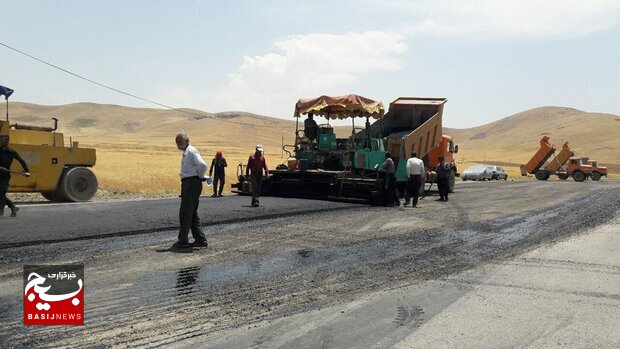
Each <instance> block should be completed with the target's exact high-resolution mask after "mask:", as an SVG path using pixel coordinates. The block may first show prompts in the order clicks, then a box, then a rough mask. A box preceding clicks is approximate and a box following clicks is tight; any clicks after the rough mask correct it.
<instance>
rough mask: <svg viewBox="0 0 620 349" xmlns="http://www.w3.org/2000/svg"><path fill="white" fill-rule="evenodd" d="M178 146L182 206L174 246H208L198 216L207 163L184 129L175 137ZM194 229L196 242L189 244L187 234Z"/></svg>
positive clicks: (193, 233)
mask: <svg viewBox="0 0 620 349" xmlns="http://www.w3.org/2000/svg"><path fill="white" fill-rule="evenodd" d="M175 142H176V144H177V148H179V150H182V151H183V157H182V160H181V171H180V172H179V175H180V176H181V208H180V209H179V221H180V226H181V227H180V230H179V241H177V242H175V243H174V245H172V247H173V248H190V247H192V246H193V247H206V246H207V237H206V236H205V233H204V231H203V230H202V225H201V224H200V218H199V217H198V204H199V203H200V194H201V193H202V181H203V179H204V176H205V173H206V172H207V163H205V161H204V160H203V159H202V157H201V156H200V153H199V152H198V150H197V149H196V148H194V147H193V146H191V145H189V137H188V136H187V134H186V133H185V132H183V131H181V132H179V133H178V134H177V136H176V138H175ZM190 229H191V230H192V236H193V237H194V242H192V244H191V245H190V244H189V240H188V238H187V235H188V234H189V230H190Z"/></svg>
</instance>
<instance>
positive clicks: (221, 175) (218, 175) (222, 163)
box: [209, 150, 228, 197]
mask: <svg viewBox="0 0 620 349" xmlns="http://www.w3.org/2000/svg"><path fill="white" fill-rule="evenodd" d="M226 166H228V164H227V163H226V159H225V158H224V157H223V156H222V151H220V150H218V151H217V152H216V153H215V157H214V158H213V160H212V161H211V167H210V168H209V177H211V175H212V174H213V173H214V172H215V175H214V176H213V195H211V196H213V197H220V196H222V192H223V191H224V183H226V170H225V168H226ZM218 184H219V188H220V191H219V193H218V191H217V188H218Z"/></svg>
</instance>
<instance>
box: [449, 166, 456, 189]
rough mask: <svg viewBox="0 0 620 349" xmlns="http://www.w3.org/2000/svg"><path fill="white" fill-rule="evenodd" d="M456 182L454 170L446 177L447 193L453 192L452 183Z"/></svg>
mask: <svg viewBox="0 0 620 349" xmlns="http://www.w3.org/2000/svg"><path fill="white" fill-rule="evenodd" d="M455 181H456V173H455V172H454V170H450V176H449V177H448V193H453V192H454V182H455Z"/></svg>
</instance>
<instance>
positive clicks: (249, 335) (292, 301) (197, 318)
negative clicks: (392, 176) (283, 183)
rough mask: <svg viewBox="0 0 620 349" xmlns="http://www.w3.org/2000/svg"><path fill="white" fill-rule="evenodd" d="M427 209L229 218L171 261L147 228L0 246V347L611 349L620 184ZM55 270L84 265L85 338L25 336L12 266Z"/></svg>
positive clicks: (488, 188)
mask: <svg viewBox="0 0 620 349" xmlns="http://www.w3.org/2000/svg"><path fill="white" fill-rule="evenodd" d="M436 198H437V197H436V196H428V197H426V198H425V199H424V200H422V201H421V202H420V204H419V207H418V208H387V207H368V206H353V205H344V206H338V207H339V210H333V209H330V208H331V207H321V208H317V210H318V209H320V210H322V211H315V212H312V211H311V212H307V213H305V214H296V215H290V214H277V215H276V214H274V215H273V216H271V217H270V218H264V219H260V220H251V219H249V218H248V219H244V220H241V221H234V220H233V218H231V219H230V220H223V221H222V222H223V223H220V224H209V225H207V226H206V228H207V236H208V239H209V244H210V246H209V248H206V249H194V250H191V251H185V252H178V251H174V250H170V249H169V246H170V244H171V243H172V242H174V240H175V238H176V233H175V231H174V230H170V231H166V230H157V229H155V230H152V231H149V230H147V229H148V226H147V227H146V228H144V229H145V230H143V231H141V232H139V233H132V234H126V235H120V236H107V235H102V236H99V237H96V238H94V237H90V238H88V239H70V240H64V241H57V242H49V243H37V244H31V245H25V246H12V247H10V248H9V247H5V248H0V347H3V348H4V347H9V348H10V347H34V346H44V347H47V346H50V347H53V346H67V347H140V346H159V347H169V346H173V347H197V346H210V347H218V348H233V347H234V348H236V347H255V348H269V347H273V348H277V347H281V348H291V347H302V348H316V347H321V348H339V347H368V348H371V347H375V348H385V347H398V348H409V347H449V348H450V347H488V348H495V347H515V346H517V347H537V346H538V347H540V346H550V345H552V346H564V347H618V344H619V343H620V334H619V333H618V328H620V326H618V325H620V316H619V315H618V314H620V312H619V311H618V309H620V291H619V290H620V265H619V264H620V261H619V260H618V257H617V256H618V255H620V254H619V253H618V252H619V251H618V250H619V247H620V246H618V245H619V243H620V241H619V240H618V232H619V230H618V224H619V207H620V182H614V181H601V182H598V183H595V182H591V181H587V182H584V183H575V182H572V181H566V182H559V181H554V182H503V181H502V182H490V183H489V182H487V183H472V184H467V185H461V186H459V187H457V192H456V193H454V194H453V195H451V197H450V201H449V202H447V203H444V202H437V201H435V199H436ZM229 200H231V202H234V200H236V199H234V198H231V199H229ZM272 200H273V204H274V207H275V204H276V203H282V205H283V206H287V205H289V204H290V202H289V203H288V204H287V203H285V201H286V200H282V201H281V199H275V198H274V199H272ZM207 202H208V201H207ZM307 203H308V204H309V205H313V204H317V202H314V201H312V202H307ZM142 204H143V203H123V204H122V205H128V206H127V207H126V209H132V208H133V207H134V206H135V205H142ZM106 205H118V204H106ZM231 205H232V206H235V205H234V204H231ZM300 205H301V206H304V205H303V202H301V203H300ZM327 205H332V203H327ZM265 206H266V207H267V206H268V205H267V204H265ZM237 207H238V205H237ZM298 207H299V206H298ZM304 207H305V206H304ZM33 208H34V207H27V208H25V210H24V212H27V211H29V210H30V209H33ZM48 209H57V208H56V207H55V206H54V207H51V208H48V207H41V208H37V210H42V211H45V210H48ZM171 209H172V207H171ZM237 209H238V208H237ZM175 210H176V208H175ZM231 210H232V209H231ZM246 210H247V211H249V212H253V213H255V212H254V211H251V208H242V209H241V211H246ZM296 210H297V209H296ZM20 213H21V212H20ZM172 214H174V213H172ZM230 214H233V212H230ZM234 214H238V213H234ZM228 215H229V214H227V213H226V212H225V211H223V212H222V219H226V218H225V217H227V216H228ZM256 216H257V217H258V216H259V215H256ZM23 217H26V216H25V215H24V216H23ZM49 217H54V215H51V216H49ZM91 219H92V220H95V222H94V223H96V219H95V218H91ZM171 219H172V218H171ZM5 221H6V219H5V220H3V221H2V225H3V227H2V229H3V234H4V222H5ZM173 222H174V221H173ZM94 223H93V224H94ZM58 224H60V223H58ZM119 224H124V225H125V226H130V227H131V226H132V225H131V222H119ZM147 225H148V224H147ZM111 227H112V228H113V227H114V225H113V224H112V225H111ZM121 230H123V229H119V231H121ZM134 230H135V229H132V230H129V231H134ZM59 234H64V232H63V231H62V229H61V230H59ZM105 234H107V233H105ZM62 236H64V235H62ZM63 238H64V237H63ZM7 241H8V242H11V241H13V242H14V241H19V240H15V239H13V240H7ZM67 262H81V263H84V265H85V290H86V298H85V303H84V304H85V325H84V326H76V327H61V328H59V327H55V326H52V327H45V326H24V325H23V324H22V316H23V314H22V310H21V309H22V301H23V300H22V294H23V281H22V277H21V273H22V268H23V265H24V264H43V263H46V264H55V263H67Z"/></svg>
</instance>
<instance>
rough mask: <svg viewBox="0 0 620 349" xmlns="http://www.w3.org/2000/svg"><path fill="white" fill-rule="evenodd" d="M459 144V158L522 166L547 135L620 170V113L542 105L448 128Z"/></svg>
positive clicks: (582, 154) (579, 154)
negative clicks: (465, 126) (481, 122)
mask: <svg viewBox="0 0 620 349" xmlns="http://www.w3.org/2000/svg"><path fill="white" fill-rule="evenodd" d="M444 133H446V134H450V135H452V136H454V139H455V141H456V143H457V144H459V148H460V149H459V150H460V152H459V154H458V159H459V160H461V161H462V160H463V159H464V160H465V161H466V162H483V161H486V162H499V163H511V164H513V165H516V166H518V165H519V164H521V163H524V162H525V161H527V160H529V158H530V157H531V156H532V155H533V154H534V152H535V151H536V150H537V149H538V142H539V140H540V139H541V138H542V137H543V136H544V135H548V136H549V137H550V138H551V143H552V144H554V145H555V146H556V147H561V146H562V144H564V142H569V145H570V146H571V148H572V149H573V151H574V152H575V153H576V155H577V156H588V157H590V158H591V159H596V160H599V161H600V162H601V163H602V164H604V165H606V166H608V167H610V170H613V171H614V172H616V173H618V171H620V117H619V116H617V115H611V114H601V113H588V112H584V111H581V110H577V109H571V108H561V107H542V108H535V109H531V110H527V111H524V112H522V113H518V114H515V115H512V116H509V117H506V118H504V119H501V120H498V121H495V122H493V123H490V124H487V125H483V126H479V127H474V128H469V129H445V130H444Z"/></svg>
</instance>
